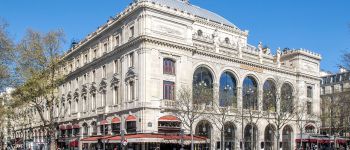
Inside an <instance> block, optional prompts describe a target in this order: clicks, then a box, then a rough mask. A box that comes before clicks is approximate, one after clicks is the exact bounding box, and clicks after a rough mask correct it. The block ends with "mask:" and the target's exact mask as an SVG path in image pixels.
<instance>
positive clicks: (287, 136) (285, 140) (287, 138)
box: [282, 125, 293, 150]
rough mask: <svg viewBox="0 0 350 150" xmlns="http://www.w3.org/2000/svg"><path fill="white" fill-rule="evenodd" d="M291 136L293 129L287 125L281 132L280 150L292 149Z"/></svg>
mask: <svg viewBox="0 0 350 150" xmlns="http://www.w3.org/2000/svg"><path fill="white" fill-rule="evenodd" d="M292 135H293V129H292V127H290V126H289V125H287V126H285V127H284V128H283V130H282V149H283V150H291V149H292Z"/></svg>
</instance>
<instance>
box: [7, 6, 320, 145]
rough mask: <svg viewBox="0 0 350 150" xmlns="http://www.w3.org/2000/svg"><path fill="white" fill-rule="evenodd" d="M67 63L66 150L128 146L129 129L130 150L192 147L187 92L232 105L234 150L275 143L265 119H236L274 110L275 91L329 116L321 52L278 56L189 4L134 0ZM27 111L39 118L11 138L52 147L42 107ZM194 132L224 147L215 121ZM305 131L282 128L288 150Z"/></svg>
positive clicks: (62, 118)
mask: <svg viewBox="0 0 350 150" xmlns="http://www.w3.org/2000/svg"><path fill="white" fill-rule="evenodd" d="M63 58H64V60H65V61H66V65H65V66H63V67H62V69H61V71H62V72H64V73H65V74H66V75H67V79H66V81H65V83H64V84H62V85H61V86H60V87H59V96H60V101H59V102H57V104H56V109H55V114H56V116H55V117H56V119H57V122H58V124H57V139H56V140H57V144H58V145H59V147H61V148H68V147H71V148H72V147H73V148H76V149H86V148H89V149H96V148H98V147H101V146H102V145H105V148H106V149H114V148H120V144H119V143H121V142H122V141H121V136H120V134H121V132H123V131H124V130H125V137H126V141H127V147H128V148H129V149H135V150H138V149H140V150H141V149H155V148H157V147H159V148H160V149H170V148H172V149H180V147H181V144H182V143H183V144H184V145H185V147H188V145H189V141H190V140H189V137H188V134H189V129H188V128H187V127H185V126H184V125H182V123H181V121H180V119H179V116H176V114H175V113H174V111H176V110H175V107H174V106H175V105H176V103H177V102H176V101H177V93H178V91H179V90H180V89H182V88H184V87H188V88H189V89H192V90H194V89H196V88H198V87H199V86H203V85H204V86H205V87H206V88H209V89H210V91H209V92H211V93H212V95H213V98H212V99H211V102H209V103H207V102H201V101H199V102H198V103H203V104H204V105H213V104H216V103H217V104H223V103H226V102H227V101H228V103H229V106H230V108H231V110H232V111H230V112H229V115H228V119H227V120H228V121H227V123H225V126H226V129H227V130H225V132H226V135H227V137H226V140H225V147H226V148H227V149H239V148H240V147H242V146H244V147H246V148H248V149H249V148H250V146H252V144H250V142H251V141H252V142H253V143H254V144H253V146H254V147H256V148H265V149H269V148H272V146H273V145H275V144H276V143H275V140H272V139H274V136H273V135H271V132H270V131H273V130H274V125H271V124H269V123H268V121H267V120H266V118H262V119H260V120H259V121H257V123H256V124H253V123H251V122H247V121H243V122H238V121H235V120H234V119H233V118H234V116H236V114H237V111H238V112H239V111H241V110H244V111H245V110H246V109H253V110H255V111H266V110H267V106H265V105H264V104H265V103H263V102H264V101H266V99H265V98H264V95H266V92H270V94H273V95H280V94H285V95H287V96H286V99H284V100H285V101H286V102H287V103H288V104H294V105H301V106H305V107H307V112H308V113H306V114H305V115H311V114H313V115H319V114H320V109H319V108H320V98H319V97H320V91H321V90H320V69H319V68H320V60H321V56H320V55H319V54H316V53H313V52H311V51H308V50H304V49H292V50H289V49H284V50H280V49H277V50H276V54H272V53H271V52H270V49H269V48H267V47H264V46H263V45H262V44H261V43H259V45H258V46H257V47H255V46H252V45H250V44H248V31H245V30H241V29H240V28H238V27H237V26H235V25H234V24H233V23H231V22H230V21H228V20H226V19H225V18H223V17H221V16H219V15H217V14H215V13H213V12H211V11H208V10H206V9H203V8H200V7H198V6H195V5H193V4H191V3H190V2H189V1H188V0H134V1H133V2H132V3H131V4H130V5H129V6H128V7H127V8H126V9H125V10H124V11H123V12H121V13H120V14H118V15H117V16H115V17H114V18H110V19H109V20H108V22H107V23H106V24H104V25H102V26H100V27H99V28H98V29H97V31H95V32H93V33H91V34H89V35H88V36H87V37H86V38H85V39H83V40H82V41H80V42H79V43H77V44H75V45H74V46H73V47H72V48H71V49H69V50H68V51H67V53H65V54H64V56H63ZM247 89H249V91H250V93H252V94H250V95H249V96H247V94H246V93H247V92H246V91H245V90H247ZM224 94H226V95H224ZM214 97H216V98H214ZM223 97H225V98H223ZM251 100H253V103H250V102H251ZM274 107H278V108H279V107H280V105H277V106H274ZM19 112H21V114H22V115H29V116H31V117H32V118H31V119H30V123H29V124H26V125H25V126H17V127H15V129H13V130H12V135H11V136H12V138H13V139H17V138H23V137H25V138H24V139H26V140H28V139H30V141H32V142H33V145H40V144H41V145H42V146H41V147H45V146H44V145H45V143H47V141H46V140H45V139H46V138H45V137H46V135H47V134H46V131H45V128H42V127H40V125H42V124H41V123H40V119H39V117H38V114H37V113H36V112H35V109H26V111H20V110H19ZM318 121H319V118H317V117H314V118H312V119H311V120H309V121H308V122H307V124H308V127H310V128H311V131H310V132H318V129H319V126H318V125H317V122H318ZM181 129H184V133H185V135H181V134H180V132H181ZM193 130H194V131H195V135H196V136H195V144H196V145H195V146H196V148H197V149H217V148H219V147H220V134H218V133H220V131H219V129H218V128H217V126H216V125H215V121H213V120H211V119H210V117H208V115H203V116H202V117H200V118H198V119H197V120H196V122H195V124H194V127H193ZM274 132H275V131H274ZM252 133H253V134H252ZM298 133H299V129H298V128H297V126H296V123H295V120H292V121H291V122H289V123H288V124H286V125H285V126H283V129H282V130H281V131H280V135H281V139H280V140H279V141H280V142H281V143H282V147H283V149H286V150H292V149H294V148H295V146H296V143H295V138H296V137H297V135H298ZM123 134H124V132H123ZM126 141H124V142H125V143H126ZM182 141H183V142H182ZM103 143H104V144H103Z"/></svg>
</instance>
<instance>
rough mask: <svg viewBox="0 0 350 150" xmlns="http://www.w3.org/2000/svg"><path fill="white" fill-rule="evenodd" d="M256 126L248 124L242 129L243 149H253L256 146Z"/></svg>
mask: <svg viewBox="0 0 350 150" xmlns="http://www.w3.org/2000/svg"><path fill="white" fill-rule="evenodd" d="M257 134H258V128H257V127H256V126H255V125H253V124H248V125H247V126H246V127H245V129H244V141H245V143H244V149H249V150H253V149H255V148H256V143H257Z"/></svg>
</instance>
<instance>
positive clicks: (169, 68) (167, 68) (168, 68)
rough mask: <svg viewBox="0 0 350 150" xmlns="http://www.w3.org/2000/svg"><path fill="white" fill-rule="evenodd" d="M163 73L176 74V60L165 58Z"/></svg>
mask: <svg viewBox="0 0 350 150" xmlns="http://www.w3.org/2000/svg"><path fill="white" fill-rule="evenodd" d="M163 73H164V74H169V75H175V61H174V60H172V59H169V58H164V60H163Z"/></svg>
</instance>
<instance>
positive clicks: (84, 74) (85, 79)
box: [83, 74, 87, 84]
mask: <svg viewBox="0 0 350 150" xmlns="http://www.w3.org/2000/svg"><path fill="white" fill-rule="evenodd" d="M86 76H87V75H86V74H84V81H83V84H85V83H87V82H86Z"/></svg>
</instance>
